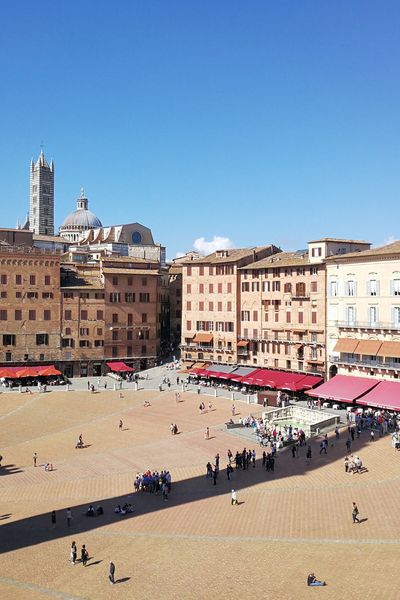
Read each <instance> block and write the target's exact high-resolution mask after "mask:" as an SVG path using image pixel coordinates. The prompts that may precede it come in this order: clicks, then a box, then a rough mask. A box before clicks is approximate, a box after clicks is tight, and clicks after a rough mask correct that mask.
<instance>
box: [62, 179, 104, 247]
mask: <svg viewBox="0 0 400 600" xmlns="http://www.w3.org/2000/svg"><path fill="white" fill-rule="evenodd" d="M92 227H102V224H101V221H100V219H99V218H98V217H96V215H95V214H94V213H92V212H91V211H90V210H89V200H88V199H87V197H86V196H85V192H84V190H83V188H82V189H81V195H80V196H79V198H78V200H77V201H76V210H74V211H73V212H72V213H70V214H69V215H68V216H67V217H66V218H65V219H64V222H63V224H62V225H61V227H60V236H61V237H62V238H66V239H67V240H69V241H70V242H79V239H80V236H81V234H82V233H83V232H84V231H86V230H88V229H91V228H92Z"/></svg>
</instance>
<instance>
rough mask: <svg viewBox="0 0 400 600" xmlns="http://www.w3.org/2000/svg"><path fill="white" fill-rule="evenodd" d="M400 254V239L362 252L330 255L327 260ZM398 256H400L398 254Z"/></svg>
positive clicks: (346, 259)
mask: <svg viewBox="0 0 400 600" xmlns="http://www.w3.org/2000/svg"><path fill="white" fill-rule="evenodd" d="M398 254H400V240H398V241H396V242H392V243H391V244H386V245H385V246H377V247H376V248H370V249H369V250H362V251H360V252H349V253H348V254H340V255H335V256H329V257H328V258H327V259H326V261H327V262H339V261H348V260H349V259H353V258H355V259H358V260H363V259H364V258H367V259H368V258H373V257H375V256H376V257H385V256H391V255H398ZM396 258H398V257H397V256H396Z"/></svg>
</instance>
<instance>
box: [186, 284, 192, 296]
mask: <svg viewBox="0 0 400 600" xmlns="http://www.w3.org/2000/svg"><path fill="white" fill-rule="evenodd" d="M186 293H187V294H191V293H192V284H191V283H188V284H187V285H186Z"/></svg>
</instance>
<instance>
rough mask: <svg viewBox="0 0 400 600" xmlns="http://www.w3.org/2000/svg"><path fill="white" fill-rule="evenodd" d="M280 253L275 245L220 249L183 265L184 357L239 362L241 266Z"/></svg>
mask: <svg viewBox="0 0 400 600" xmlns="http://www.w3.org/2000/svg"><path fill="white" fill-rule="evenodd" d="M276 252H280V250H279V248H276V247H275V246H262V247H254V248H241V249H229V250H217V251H216V252H214V253H213V254H210V255H209V256H205V257H202V258H199V259H198V260H194V261H190V262H187V263H185V262H184V263H182V333H181V349H182V358H183V359H184V360H187V361H192V362H193V360H205V361H206V360H213V361H216V362H226V363H232V364H234V363H236V362H237V341H238V321H239V307H240V275H239V269H240V267H244V266H246V265H247V264H249V263H253V262H254V261H256V260H259V259H262V258H265V257H267V256H270V255H271V254H275V253H276Z"/></svg>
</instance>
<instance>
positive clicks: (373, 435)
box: [370, 429, 375, 442]
mask: <svg viewBox="0 0 400 600" xmlns="http://www.w3.org/2000/svg"><path fill="white" fill-rule="evenodd" d="M370 435H371V442H374V441H375V431H374V430H373V429H371V434H370Z"/></svg>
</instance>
